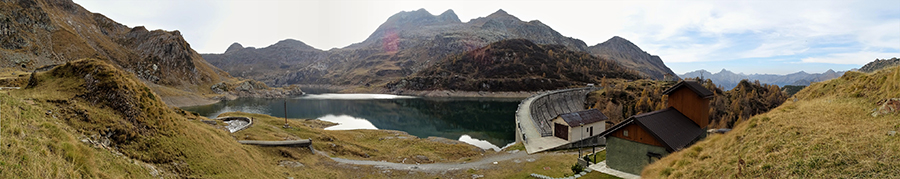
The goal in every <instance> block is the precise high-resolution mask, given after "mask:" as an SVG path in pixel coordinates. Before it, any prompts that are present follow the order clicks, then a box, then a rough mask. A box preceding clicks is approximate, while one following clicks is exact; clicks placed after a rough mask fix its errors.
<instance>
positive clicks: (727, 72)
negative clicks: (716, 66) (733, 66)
mask: <svg viewBox="0 0 900 179" xmlns="http://www.w3.org/2000/svg"><path fill="white" fill-rule="evenodd" d="M729 73H732V72H731V71H728V70H726V69H724V68H723V69H722V70H720V71H719V72H718V73H716V74H729Z"/></svg>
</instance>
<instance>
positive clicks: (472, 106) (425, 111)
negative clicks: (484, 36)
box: [182, 94, 519, 148]
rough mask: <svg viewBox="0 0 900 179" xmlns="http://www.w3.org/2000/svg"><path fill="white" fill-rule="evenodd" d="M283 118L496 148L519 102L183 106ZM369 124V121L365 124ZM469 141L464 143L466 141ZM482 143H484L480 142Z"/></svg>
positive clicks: (313, 99)
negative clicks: (313, 120)
mask: <svg viewBox="0 0 900 179" xmlns="http://www.w3.org/2000/svg"><path fill="white" fill-rule="evenodd" d="M285 102H286V103H287V116H288V118H301V119H312V118H316V119H323V120H330V121H336V122H338V123H342V124H341V125H339V126H335V127H338V128H343V129H359V128H362V129H365V128H372V125H374V127H375V128H377V129H390V130H399V131H404V132H407V133H409V134H411V135H415V136H418V137H421V138H426V137H429V136H437V137H444V138H448V139H454V140H457V139H460V138H461V137H462V138H465V139H463V141H464V142H468V143H472V144H475V145H476V146H479V147H482V148H492V147H488V146H484V145H478V144H477V143H478V142H479V141H478V140H474V142H473V141H472V139H468V137H463V135H467V136H470V137H471V138H475V139H479V140H484V141H487V142H490V143H491V144H493V145H495V146H499V147H503V146H505V145H507V144H509V143H512V142H515V111H516V108H517V106H518V103H519V100H517V99H501V98H412V97H398V96H391V95H370V94H323V95H307V96H304V97H298V98H288V99H260V98H240V99H237V100H231V101H223V102H219V103H216V104H211V105H205V106H193V107H184V108H182V109H184V110H188V111H193V112H197V113H200V114H201V115H204V116H207V117H210V118H214V117H215V116H217V115H219V114H221V113H224V112H230V111H243V112H251V113H261V114H267V115H271V116H276V117H284V115H285V110H284V104H285ZM367 122H368V123H371V124H368V123H367ZM467 140H469V141H467ZM481 143H484V142H483V141H481Z"/></svg>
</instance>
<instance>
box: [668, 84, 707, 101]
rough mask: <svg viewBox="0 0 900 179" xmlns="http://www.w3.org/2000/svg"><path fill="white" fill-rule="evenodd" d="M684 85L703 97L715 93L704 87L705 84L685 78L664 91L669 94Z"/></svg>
mask: <svg viewBox="0 0 900 179" xmlns="http://www.w3.org/2000/svg"><path fill="white" fill-rule="evenodd" d="M682 87H687V88H688V89H691V91H694V93H697V95H698V96H700V97H701V98H711V97H713V95H714V94H713V92H712V91H709V90H708V89H706V88H705V87H703V85H700V83H699V82H697V81H692V80H690V81H689V80H684V81H681V82H678V83H677V84H675V86H672V87H671V88H669V89H667V90H666V91H664V92H663V94H664V95H668V94H669V93H672V92H675V90H677V89H678V88H682Z"/></svg>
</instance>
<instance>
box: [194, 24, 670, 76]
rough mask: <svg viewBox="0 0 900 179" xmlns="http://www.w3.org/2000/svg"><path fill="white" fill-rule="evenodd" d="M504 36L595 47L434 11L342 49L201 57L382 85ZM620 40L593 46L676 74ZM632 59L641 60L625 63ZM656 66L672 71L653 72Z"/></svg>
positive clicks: (542, 28) (226, 64)
mask: <svg viewBox="0 0 900 179" xmlns="http://www.w3.org/2000/svg"><path fill="white" fill-rule="evenodd" d="M505 39H526V40H529V41H531V42H533V43H536V44H554V45H561V46H563V47H565V48H566V49H567V50H571V51H578V52H588V49H589V48H591V47H589V46H587V45H586V44H585V43H584V42H583V41H581V40H578V39H574V38H571V37H566V36H563V35H562V34H560V33H559V32H557V31H555V30H553V29H552V28H550V27H549V26H547V25H545V24H543V23H541V22H540V21H537V20H533V21H528V22H525V21H521V20H520V19H518V18H516V17H515V16H512V15H510V14H508V13H507V12H506V11H503V10H498V11H497V12H494V13H492V14H490V15H488V16H486V17H479V18H476V19H472V20H470V21H469V22H466V23H463V22H461V21H460V20H459V18H458V17H457V16H456V14H455V13H454V12H453V11H452V10H448V11H446V12H443V13H441V14H440V15H437V16H435V15H431V13H429V12H428V11H426V10H424V9H419V10H417V11H410V12H400V13H397V14H395V15H393V16H391V17H389V18H388V19H387V20H386V21H385V22H384V23H383V24H381V25H380V26H379V27H378V28H377V29H376V30H375V31H374V32H373V33H372V34H371V35H370V36H369V37H368V38H366V39H365V40H364V41H362V42H360V43H355V44H351V45H349V46H347V47H344V48H335V49H330V50H327V51H323V50H319V49H314V48H306V47H300V45H299V44H294V45H297V46H296V47H297V48H276V45H272V46H269V47H265V48H260V49H256V48H248V47H243V46H241V45H240V44H233V45H232V46H231V47H229V49H228V50H227V51H226V52H225V53H223V54H203V57H204V58H205V59H206V60H208V61H209V62H210V63H212V64H213V65H216V66H218V67H220V68H222V69H224V70H226V71H228V72H229V73H230V74H232V75H235V76H238V77H246V78H251V79H255V80H258V81H262V82H265V83H266V84H268V85H270V86H282V85H288V84H333V85H351V86H361V85H366V84H371V85H383V84H386V83H388V82H390V81H395V80H397V79H400V78H403V77H407V76H409V75H412V74H415V73H417V72H419V71H421V70H423V69H425V68H428V67H430V66H431V65H433V64H434V63H435V62H437V61H439V60H442V59H445V58H447V57H449V56H451V55H455V54H460V53H463V52H466V51H471V50H475V49H478V48H481V47H484V46H486V45H488V44H490V43H492V42H497V41H500V40H505ZM616 39H621V38H616ZM290 41H294V40H290ZM619 41H623V42H627V40H624V39H622V40H617V42H615V43H608V45H599V44H598V46H601V47H596V49H600V50H596V51H597V52H598V53H597V54H599V55H606V56H609V57H607V58H609V59H613V60H616V61H620V63H623V64H629V65H630V66H628V67H633V69H635V70H636V71H639V72H645V71H647V72H648V73H647V74H645V76H648V77H654V78H657V79H661V78H662V75H661V74H665V73H670V74H674V73H671V71H670V70H668V68H663V67H665V65H664V64H662V61H660V60H659V58H658V57H657V58H655V60H656V61H653V58H652V57H650V55H649V54H646V53H644V52H643V51H640V49H639V48H637V47H636V46H634V44H631V43H630V42H628V44H627V45H621V42H619ZM279 43H281V42H279ZM304 45H305V44H304ZM606 46H611V47H618V46H628V48H623V49H629V50H632V51H634V49H637V50H636V51H637V52H641V53H640V54H637V53H633V52H631V51H629V52H627V53H622V54H618V53H613V52H610V51H611V50H608V49H615V48H611V47H606ZM604 49H607V50H604ZM624 54H627V55H624ZM648 59H649V60H648ZM628 60H634V61H637V62H623V61H628ZM651 62H652V63H651ZM645 66H647V67H645ZM660 66H662V67H660ZM642 69H643V70H642ZM653 69H666V70H668V71H667V72H664V71H658V72H656V71H653Z"/></svg>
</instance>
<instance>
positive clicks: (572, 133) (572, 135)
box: [551, 117, 606, 142]
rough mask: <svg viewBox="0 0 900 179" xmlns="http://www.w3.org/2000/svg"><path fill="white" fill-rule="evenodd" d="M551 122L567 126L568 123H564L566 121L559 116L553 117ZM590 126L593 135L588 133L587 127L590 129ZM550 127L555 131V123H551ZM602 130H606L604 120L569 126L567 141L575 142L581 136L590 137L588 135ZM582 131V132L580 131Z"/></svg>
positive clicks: (581, 137)
mask: <svg viewBox="0 0 900 179" xmlns="http://www.w3.org/2000/svg"><path fill="white" fill-rule="evenodd" d="M551 122H553V123H558V124H562V125H566V126H568V124H566V121H564V120H563V119H562V118H560V117H556V118H555V119H553V120H552V121H551ZM591 127H593V128H594V134H593V135H591V133H590V131H589V129H590V128H591ZM551 129H552V130H553V131H556V125H552V127H551ZM604 130H606V123H605V121H597V122H595V123H590V124H584V126H578V125H575V127H571V126H569V142H575V141H578V140H581V139H583V138H588V137H590V136H595V135H597V134H600V133H601V132H603V131H604ZM582 132H583V133H582Z"/></svg>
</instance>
